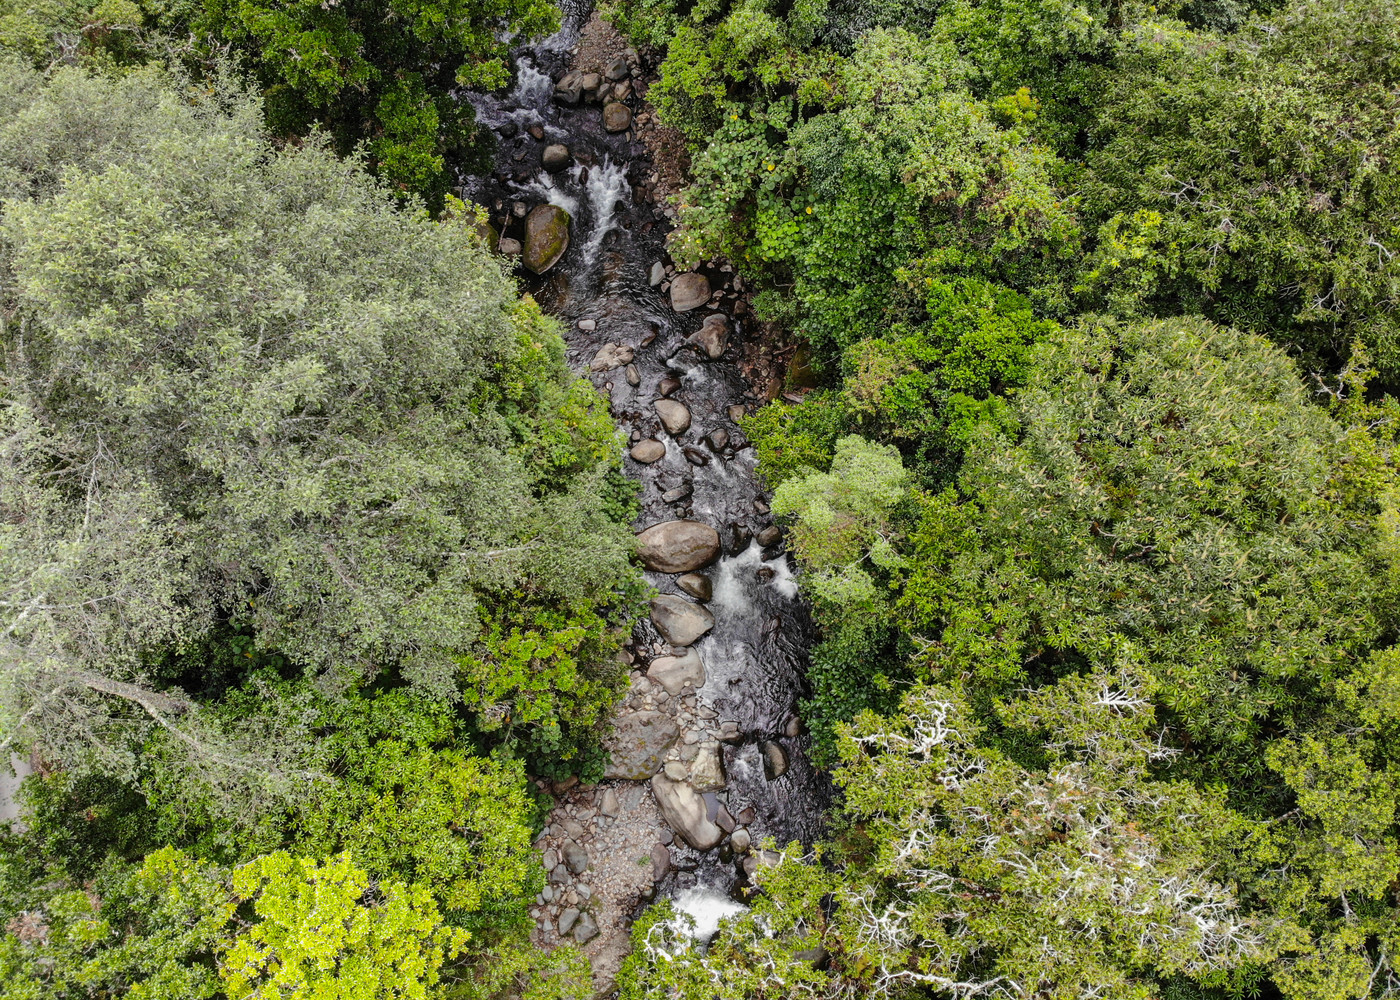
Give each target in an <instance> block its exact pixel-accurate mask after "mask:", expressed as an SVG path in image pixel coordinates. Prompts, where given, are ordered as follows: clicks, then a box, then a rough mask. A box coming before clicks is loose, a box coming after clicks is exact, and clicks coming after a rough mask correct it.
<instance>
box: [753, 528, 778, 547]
mask: <svg viewBox="0 0 1400 1000" xmlns="http://www.w3.org/2000/svg"><path fill="white" fill-rule="evenodd" d="M757 538H758V544H759V545H762V546H763V547H764V548H765V549H766V548H768V546H770V545H777V544H778V543H779V542H781V541H782V540H783V532H782V529H781V528H779V527H778V526H777V525H776V524H770V525H769V526H768V527H766V528H764V529H763V530H762V531H760V532H759V533H758V535H757Z"/></svg>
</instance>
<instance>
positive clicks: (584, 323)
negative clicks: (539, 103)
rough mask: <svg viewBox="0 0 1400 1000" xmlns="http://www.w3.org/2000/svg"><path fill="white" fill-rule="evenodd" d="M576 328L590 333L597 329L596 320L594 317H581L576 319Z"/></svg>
mask: <svg viewBox="0 0 1400 1000" xmlns="http://www.w3.org/2000/svg"><path fill="white" fill-rule="evenodd" d="M578 328H579V329H580V330H582V331H583V332H584V333H592V332H593V331H594V330H596V329H598V321H597V320H595V319H581V320H579V321H578Z"/></svg>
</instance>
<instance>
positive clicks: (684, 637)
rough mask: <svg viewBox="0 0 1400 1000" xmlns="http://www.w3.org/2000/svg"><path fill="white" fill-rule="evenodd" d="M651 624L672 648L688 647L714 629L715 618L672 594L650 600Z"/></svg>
mask: <svg viewBox="0 0 1400 1000" xmlns="http://www.w3.org/2000/svg"><path fill="white" fill-rule="evenodd" d="M651 623H652V624H653V625H655V626H656V630H657V631H658V632H660V633H661V634H662V636H664V637H665V639H666V641H667V642H669V643H670V644H671V645H673V646H689V645H690V644H691V643H693V642H695V641H696V640H697V639H699V638H700V637H701V636H703V635H704V634H705V633H706V632H708V631H710V629H712V628H714V627H715V616H714V615H712V614H710V613H709V612H708V611H706V610H705V609H704V608H702V607H701V606H700V605H698V604H691V603H690V602H689V601H687V600H686V599H685V598H683V597H677V596H675V595H674V594H661V595H659V596H657V597H653V598H652V599H651Z"/></svg>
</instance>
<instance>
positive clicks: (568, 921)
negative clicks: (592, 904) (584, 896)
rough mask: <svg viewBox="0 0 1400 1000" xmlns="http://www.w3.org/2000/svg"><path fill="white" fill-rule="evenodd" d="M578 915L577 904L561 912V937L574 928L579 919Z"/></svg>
mask: <svg viewBox="0 0 1400 1000" xmlns="http://www.w3.org/2000/svg"><path fill="white" fill-rule="evenodd" d="M578 917H579V911H578V907H576V906H571V907H569V908H568V909H567V910H565V911H564V912H563V913H561V914H559V936H560V937H563V936H564V935H565V934H567V933H569V931H571V930H573V927H574V923H575V922H576V921H577V920H578Z"/></svg>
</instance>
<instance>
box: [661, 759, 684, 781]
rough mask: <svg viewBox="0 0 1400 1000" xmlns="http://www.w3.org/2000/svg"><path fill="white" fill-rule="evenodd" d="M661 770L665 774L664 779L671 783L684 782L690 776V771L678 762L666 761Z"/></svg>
mask: <svg viewBox="0 0 1400 1000" xmlns="http://www.w3.org/2000/svg"><path fill="white" fill-rule="evenodd" d="M662 770H664V771H665V772H666V777H668V778H670V779H671V780H672V781H684V780H685V779H686V777H687V776H688V775H689V774H690V769H689V768H688V767H686V766H685V765H684V764H682V763H681V762H680V761H678V760H668V761H667V762H666V766H665V767H664V768H662Z"/></svg>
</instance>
